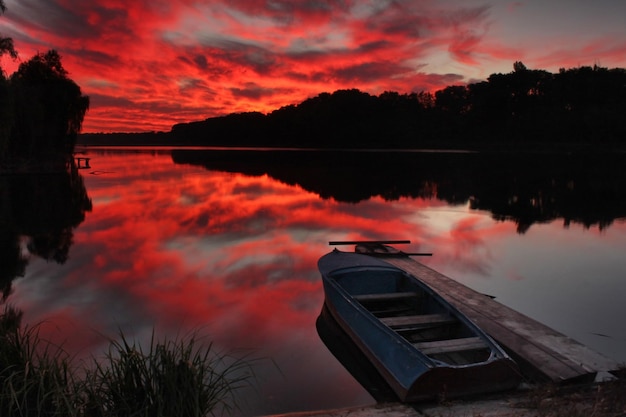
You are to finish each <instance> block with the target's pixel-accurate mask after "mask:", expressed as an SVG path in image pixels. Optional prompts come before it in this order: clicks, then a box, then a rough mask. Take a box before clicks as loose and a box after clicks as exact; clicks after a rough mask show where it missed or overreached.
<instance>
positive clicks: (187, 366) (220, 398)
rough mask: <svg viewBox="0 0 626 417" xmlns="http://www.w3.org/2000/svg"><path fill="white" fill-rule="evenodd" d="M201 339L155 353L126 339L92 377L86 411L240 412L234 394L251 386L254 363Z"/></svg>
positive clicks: (156, 346)
mask: <svg viewBox="0 0 626 417" xmlns="http://www.w3.org/2000/svg"><path fill="white" fill-rule="evenodd" d="M199 341H200V339H199V338H198V337H197V334H195V333H194V334H191V335H190V336H188V337H184V338H180V339H172V340H164V341H162V342H158V341H156V340H155V338H154V333H153V334H152V338H151V342H150V346H149V349H148V350H147V351H144V350H143V349H142V347H141V346H138V345H136V344H134V343H129V341H128V340H127V339H126V338H125V337H124V335H123V334H121V333H120V341H112V342H111V346H110V349H109V352H108V353H107V354H106V356H105V358H104V360H94V368H93V369H92V370H90V371H89V372H88V373H87V376H86V379H85V384H84V390H83V392H84V394H85V400H86V401H85V404H84V408H85V410H86V411H88V414H89V415H90V416H119V417H130V416H145V417H148V416H150V417H161V416H162V417H165V416H180V417H201V416H206V415H208V414H222V413H224V412H226V413H228V412H231V411H234V410H235V409H236V402H235V401H234V400H235V397H234V392H235V391H236V390H238V389H239V388H242V387H243V386H246V385H248V383H249V381H250V378H251V377H252V376H253V372H252V371H253V370H252V365H251V364H252V361H251V360H248V359H246V358H243V359H242V358H235V357H233V356H229V355H225V354H220V353H218V352H214V351H213V348H212V344H210V343H209V344H208V346H207V345H203V344H202V343H199Z"/></svg>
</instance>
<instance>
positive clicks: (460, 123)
mask: <svg viewBox="0 0 626 417" xmlns="http://www.w3.org/2000/svg"><path fill="white" fill-rule="evenodd" d="M624 114H626V70H624V69H619V68H616V69H607V68H601V67H598V66H594V67H580V68H572V69H568V70H565V69H562V70H560V71H559V72H558V73H557V74H552V73H550V72H547V71H543V70H529V69H527V68H526V67H525V66H524V64H523V63H521V62H516V63H515V64H514V71H512V72H511V73H508V74H493V75H491V76H490V77H489V78H488V79H487V81H484V82H479V83H474V84H469V85H459V86H450V87H447V88H445V89H443V90H440V91H437V92H435V93H434V94H432V93H427V92H421V93H412V94H399V93H395V92H385V93H383V94H381V95H379V96H373V95H370V94H367V93H364V92H361V91H359V90H354V89H353V90H339V91H336V92H334V93H332V94H329V93H323V94H320V95H318V96H316V97H314V98H311V99H308V100H305V101H304V102H302V103H301V104H298V105H291V106H286V107H283V108H281V109H278V110H275V111H273V112H271V113H269V114H267V115H264V114H262V113H257V112H252V113H236V114H230V115H227V116H223V117H215V118H209V119H206V120H204V121H200V122H192V123H183V124H177V125H174V126H173V128H172V132H171V133H172V136H173V137H172V143H175V144H179V145H189V144H193V145H206V146H285V147H321V148H328V147H332V148H424V147H438V148H442V147H443V148H445V147H453V146H461V147H476V146H480V145H485V146H488V147H493V145H496V146H500V147H502V148H505V149H506V148H507V147H508V146H511V145H515V146H516V147H519V146H529V145H533V146H541V145H555V144H556V145H559V144H567V145H568V146H571V145H574V146H576V145H582V146H595V145H608V146H615V145H621V144H623V143H624V140H625V138H626V118H625V117H624Z"/></svg>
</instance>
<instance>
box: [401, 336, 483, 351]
mask: <svg viewBox="0 0 626 417" xmlns="http://www.w3.org/2000/svg"><path fill="white" fill-rule="evenodd" d="M413 346H415V347H416V348H417V349H419V350H420V351H421V352H422V353H423V354H425V355H436V354H441V353H452V352H463V351H466V350H479V349H484V348H486V347H487V344H486V343H485V342H484V341H483V340H482V339H481V338H480V337H464V338H462V339H448V340H437V341H434V342H420V343H414V344H413Z"/></svg>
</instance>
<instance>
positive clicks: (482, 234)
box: [11, 153, 626, 415]
mask: <svg viewBox="0 0 626 417" xmlns="http://www.w3.org/2000/svg"><path fill="white" fill-rule="evenodd" d="M90 157H91V158H92V159H91V165H92V167H93V168H92V170H91V171H89V170H85V171H83V172H84V174H83V175H84V179H85V183H86V186H87V190H88V194H89V196H90V198H91V199H92V200H93V203H94V208H93V211H92V212H91V213H88V215H87V218H86V220H85V222H84V223H83V224H81V225H80V227H79V228H78V229H77V230H76V231H75V235H74V245H73V246H72V248H71V251H70V259H69V260H68V262H67V263H66V264H64V265H61V266H58V265H56V264H50V263H46V262H45V261H42V260H37V259H32V260H31V262H30V265H29V266H28V269H27V275H26V277H24V278H23V279H19V280H17V281H16V282H15V293H14V294H13V295H12V296H11V297H12V299H11V302H13V303H15V304H16V305H17V306H18V307H19V308H22V309H23V310H24V312H25V321H26V322H28V323H35V322H39V321H42V320H43V321H45V324H44V333H45V334H46V335H47V336H49V337H50V338H52V339H53V340H56V341H65V342H64V346H65V347H66V349H68V350H69V351H71V352H75V353H76V354H77V355H78V357H84V356H89V355H90V354H96V355H97V354H99V353H100V352H103V351H104V350H105V349H106V347H107V344H106V337H113V338H115V337H116V335H117V334H118V331H119V330H120V329H121V330H123V331H124V333H125V334H126V335H127V336H128V337H132V338H137V339H138V340H140V341H142V343H147V342H148V341H149V338H150V335H151V332H152V330H153V329H155V331H156V334H157V336H163V335H168V336H170V337H175V336H176V335H185V334H187V333H188V332H190V331H191V330H193V329H199V331H200V333H201V334H204V335H206V336H207V340H211V341H213V342H214V343H215V347H216V349H218V350H221V351H224V350H225V351H232V350H238V349H244V350H247V352H249V353H251V355H252V356H255V357H260V358H267V361H261V363H260V364H259V365H258V369H257V371H258V372H257V374H258V375H259V381H258V385H259V387H258V390H257V391H255V392H252V393H249V395H247V397H248V400H247V402H248V405H247V407H250V410H251V413H252V414H257V415H258V414H268V413H281V412H288V411H297V410H303V409H309V410H314V409H320V408H330V407H343V406H349V405H357V404H365V403H371V402H373V400H372V399H371V398H370V397H369V395H368V394H367V393H366V392H365V391H364V390H363V389H362V388H360V387H359V386H358V384H357V383H356V382H355V381H353V380H352V378H351V377H350V376H349V375H348V374H347V373H346V371H345V370H344V369H343V368H342V367H341V365H340V364H339V363H338V362H337V361H336V360H335V359H334V358H333V357H332V355H331V354H330V353H329V352H328V351H327V349H326V348H325V347H324V345H323V344H322V342H321V341H320V339H319V337H318V335H317V333H316V331H315V320H316V319H317V316H318V315H319V313H320V310H321V307H322V303H323V291H322V285H321V280H320V278H319V273H318V270H317V260H318V259H319V257H320V256H321V255H323V254H324V253H326V252H327V251H329V250H330V249H331V248H330V247H329V246H328V241H330V240H353V239H385V238H387V239H388V238H392V239H398V238H401V239H406V238H408V239H411V240H412V241H413V243H412V244H411V245H410V247H409V248H408V250H410V251H427V252H431V251H432V252H434V253H435V256H433V257H432V258H423V259H420V260H422V261H424V262H427V263H428V264H430V265H432V266H433V267H434V268H436V269H438V270H440V271H441V272H444V273H447V274H450V276H453V277H455V278H457V279H459V280H460V281H462V282H464V283H466V284H469V285H471V286H473V287H475V288H479V289H481V290H482V291H484V292H486V293H490V294H494V295H498V297H499V299H502V300H503V302H504V301H506V302H508V303H512V304H515V305H516V307H517V308H519V309H520V311H522V312H524V313H527V314H531V315H533V314H535V313H538V311H537V310H536V305H537V296H536V295H535V294H534V293H532V288H527V287H524V285H526V284H527V283H528V282H535V281H534V280H533V279H532V277H533V276H541V273H545V272H546V271H551V270H554V267H553V268H552V269H551V268H545V269H543V270H541V271H536V270H534V269H533V267H534V265H539V264H535V263H529V262H528V259H531V258H532V259H536V260H541V262H547V261H550V262H556V263H558V265H569V264H571V260H570V259H568V257H570V256H571V253H572V252H574V251H575V250H576V244H575V242H576V240H575V239H572V238H571V236H572V234H571V233H572V232H571V231H570V232H568V233H570V234H569V235H568V237H565V236H563V235H562V233H563V232H561V229H562V226H561V225H557V226H554V227H550V228H547V227H546V228H542V227H540V226H536V227H533V228H532V229H531V231H530V232H528V235H529V236H530V237H525V239H532V236H533V234H534V233H538V237H537V240H536V241H532V240H531V244H530V245H527V246H524V245H523V244H522V241H521V239H520V237H519V235H518V234H517V233H516V231H515V225H514V224H511V223H505V222H496V221H494V220H492V219H491V218H490V216H488V215H486V213H481V212H471V211H469V208H468V207H466V206H448V205H447V204H444V203H442V202H439V201H437V200H430V201H427V200H422V199H400V200H398V201H394V202H385V201H384V200H383V199H382V198H378V197H374V198H372V199H370V200H368V201H364V202H361V203H358V204H349V203H338V202H335V201H333V200H321V199H320V198H319V197H318V196H317V195H315V194H312V193H310V192H307V191H305V190H303V189H301V188H299V187H297V186H288V185H285V184H282V183H280V182H277V181H275V180H273V179H271V178H269V177H267V176H259V177H247V176H244V175H241V174H230V173H224V172H212V171H207V170H205V169H203V168H199V167H192V166H185V165H174V164H173V162H172V159H171V156H169V155H167V154H156V155H152V154H149V153H142V154H141V153H137V154H129V153H127V154H123V155H119V154H91V155H90ZM614 227H615V230H616V232H612V230H613V229H610V230H609V231H608V232H603V234H602V235H600V234H595V233H594V232H591V233H587V236H586V239H590V237H589V235H591V237H592V238H593V239H598V240H597V241H596V240H594V242H595V243H593V244H594V245H605V244H606V245H608V246H607V248H605V249H603V250H602V251H601V253H602V255H596V256H594V258H596V257H599V258H601V257H602V256H611V253H614V254H615V256H616V257H617V256H618V252H619V248H620V247H621V248H623V247H624V246H625V245H626V241H625V239H626V233H624V225H623V224H622V225H615V226H614ZM535 230H537V231H538V232H535ZM551 234H553V235H554V236H559V238H558V248H560V249H559V250H556V249H554V248H553V247H552V246H551V245H553V244H554V242H555V241H554V240H551V239H554V238H551V237H550V236H551ZM533 242H534V243H533ZM599 242H603V243H599ZM611 248H613V249H614V250H613V249H611ZM346 250H351V248H346ZM612 250H613V251H612ZM533 251H535V252H533ZM583 251H584V253H588V252H589V251H590V249H586V248H583ZM542 253H543V254H542ZM548 254H549V255H548ZM616 259H622V257H620V258H616ZM496 260H497V261H496ZM605 263H606V264H611V262H609V261H606V260H605ZM613 263H614V262H613ZM622 263H623V261H622ZM622 270H623V269H619V271H620V272H616V274H617V273H619V274H621V271H622ZM605 271H606V269H605ZM616 276H617V275H616ZM571 279H572V280H573V279H574V278H573V276H572V278H571ZM622 281H623V280H622ZM541 282H543V281H541ZM545 282H550V278H549V277H548V278H546V279H545ZM616 282H617V281H616ZM620 282H621V281H620ZM539 285H543V284H541V283H540V284H539ZM615 285H622V284H615V283H613V284H610V285H608V284H607V288H613V289H614V291H612V292H610V293H607V294H606V295H605V296H606V297H609V298H610V297H615V296H616V295H615V294H622V293H623V291H620V290H618V289H617V288H616V287H615ZM622 286H623V285H622ZM575 287H578V286H575ZM625 290H626V289H625ZM524 293H526V294H527V297H526V298H524V297H521V298H520V294H524ZM561 293H562V290H559V291H557V292H554V294H557V295H555V297H557V296H558V294H561ZM549 294H552V292H550V291H548V290H546V291H544V292H543V293H542V296H543V297H548V295H549ZM586 296H587V294H585V297H586ZM571 298H572V299H573V300H575V299H576V296H571ZM580 301H581V302H582V300H580ZM570 304H571V305H572V308H574V307H575V303H574V302H571V303H570ZM551 305H561V306H564V305H565V303H563V302H562V301H561V302H560V304H559V301H558V300H557V301H554V300H552V302H551ZM603 305H606V306H619V305H623V303H619V301H618V300H614V302H607V303H604V304H603ZM598 310H601V308H600V307H598ZM539 313H540V311H539ZM539 313H538V314H539ZM574 313H575V312H574ZM617 313H619V312H615V311H607V312H606V314H607V316H608V315H609V314H610V315H611V317H615V314H617ZM624 313H625V314H626V312H624ZM561 316H564V317H570V315H569V314H562V312H560V314H559V315H556V314H553V315H552V316H550V317H548V319H552V320H556V322H557V324H559V325H560V326H562V327H560V328H565V329H569V330H571V332H572V333H574V335H576V336H577V333H576V332H581V334H582V335H583V336H584V335H587V336H588V335H589V334H590V332H589V331H588V329H587V328H582V329H581V328H580V327H576V326H577V324H576V323H572V322H567V321H559V320H560V319H555V317H557V318H558V317H561ZM539 318H541V317H539ZM583 322H585V320H584V318H583V319H581V320H579V323H583ZM605 322H606V323H609V322H611V321H610V320H598V321H596V323H605ZM557 328H559V327H557ZM597 330H598V329H595V330H594V331H597ZM600 330H601V332H602V333H605V334H612V335H614V336H615V337H618V336H619V335H618V334H617V333H619V330H616V329H611V328H607V329H600ZM568 334H570V333H568ZM620 337H622V336H620ZM623 337H624V338H626V335H623ZM618 347H619V346H618ZM274 364H275V365H274ZM277 368H278V369H277Z"/></svg>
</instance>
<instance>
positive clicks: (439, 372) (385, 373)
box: [318, 251, 520, 402]
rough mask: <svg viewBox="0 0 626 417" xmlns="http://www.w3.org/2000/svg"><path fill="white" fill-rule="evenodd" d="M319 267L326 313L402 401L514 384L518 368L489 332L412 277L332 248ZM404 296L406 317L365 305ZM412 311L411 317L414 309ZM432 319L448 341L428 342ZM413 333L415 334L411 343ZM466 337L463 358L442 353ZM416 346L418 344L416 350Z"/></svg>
mask: <svg viewBox="0 0 626 417" xmlns="http://www.w3.org/2000/svg"><path fill="white" fill-rule="evenodd" d="M318 266H319V269H320V272H321V274H322V279H323V285H324V292H325V304H326V306H327V308H328V310H329V311H330V313H331V314H332V316H333V317H334V318H335V320H336V321H337V323H338V324H339V325H340V326H341V327H342V329H343V330H344V331H345V333H346V334H347V335H348V336H349V337H350V338H351V339H352V340H353V341H354V343H355V344H356V345H357V346H358V348H359V349H360V350H361V351H362V352H363V354H364V355H365V356H366V357H367V358H368V360H369V361H370V362H371V363H372V364H373V365H374V367H375V368H376V369H377V370H378V372H379V373H380V374H381V376H382V377H383V378H384V379H385V380H386V381H387V383H388V384H389V386H390V387H391V388H392V389H393V390H394V391H395V393H396V395H397V396H398V398H399V399H400V400H401V401H404V402H415V401H421V400H427V399H436V398H439V399H441V398H454V397H459V396H466V395H472V394H478V393H486V392H494V391H500V390H507V389H511V388H514V387H516V386H517V385H518V384H519V380H520V378H519V372H518V371H517V367H516V365H515V363H514V362H513V361H512V359H511V358H510V357H509V356H508V355H507V354H506V353H505V352H504V351H503V350H502V349H501V348H500V347H499V346H498V345H497V344H496V343H495V342H494V341H493V340H492V339H491V338H490V337H489V336H487V335H486V334H484V332H482V331H481V330H480V329H479V328H478V327H477V326H475V325H474V324H473V323H472V322H471V321H469V320H468V319H467V318H466V317H465V316H463V315H462V314H461V313H460V312H459V311H458V310H456V309H455V308H454V307H453V306H451V305H450V304H449V303H447V302H446V301H445V300H443V299H442V298H441V297H440V296H439V295H438V294H436V293H435V292H434V291H433V290H432V289H430V288H428V287H427V286H425V284H423V283H422V282H421V281H419V280H418V279H416V278H415V277H412V276H411V275H408V274H406V273H405V272H404V271H402V270H400V269H398V268H397V267H395V266H393V265H390V264H388V263H386V262H384V261H382V260H380V259H376V258H373V257H370V256H365V255H360V254H355V253H347V252H339V251H333V252H331V253H329V254H327V255H325V256H323V257H322V258H321V259H320V261H319V263H318ZM399 283H401V285H402V290H403V291H402V292H401V291H399V287H398V286H399V285H400V284H399ZM407 290H410V292H409V291H407ZM405 293H410V294H415V298H419V304H420V307H419V310H415V311H413V312H412V314H411V315H408V314H407V315H404V316H403V315H402V314H395V315H393V316H388V317H382V318H381V317H380V316H381V314H383V313H380V311H377V312H376V313H373V312H372V310H375V309H376V308H374V307H372V304H371V303H372V302H376V300H378V299H380V297H389V294H391V296H392V297H393V294H400V295H404V294H405ZM372 300H374V301H372ZM409 302H413V301H411V300H409ZM368 303H370V304H368ZM387 304H389V303H387ZM387 304H385V306H386V305H387ZM379 305H381V303H379V304H378V306H379ZM407 305H409V304H407ZM416 311H417V315H415V314H413V313H415V312H416ZM423 317H427V318H429V320H430V322H428V323H423V320H422V318H423ZM440 318H445V320H439V319H440ZM416 319H417V320H419V321H420V324H419V325H415V324H414V323H413V326H414V327H415V326H417V327H416V329H417V330H415V329H411V328H409V330H407V328H406V326H403V324H402V323H404V322H405V321H407V320H413V321H415V320H416ZM435 319H437V320H438V321H440V322H441V323H443V322H445V325H446V326H447V327H446V330H445V331H446V332H448V333H449V332H451V331H452V330H449V329H454V330H453V331H454V335H453V336H447V337H451V338H452V340H451V341H447V340H443V341H441V340H436V341H434V342H433V341H432V340H433V338H434V336H433V335H434V334H436V331H439V330H435V327H436V325H435V324H433V323H432V322H434V321H437V320H435ZM431 327H432V328H431ZM403 332H404V333H403ZM416 335H417V336H419V337H421V338H422V339H420V340H418V341H417V342H416V341H415V340H412V338H414V337H417V336H416ZM425 335H426V336H425ZM426 337H430V339H426ZM440 338H441V337H440ZM469 340H471V341H472V342H473V343H478V344H479V345H480V346H479V347H476V348H475V350H476V352H475V353H474V352H471V353H467V354H466V356H461V355H460V354H459V353H456V352H454V353H449V352H448V353H446V352H447V350H450V348H449V347H442V346H441V345H442V344H451V343H452V344H453V343H458V342H460V341H469ZM416 346H422V349H420V348H417V347H416ZM444 351H445V352H444ZM459 359H460V361H459ZM455 361H457V362H458V363H456V362H455Z"/></svg>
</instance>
